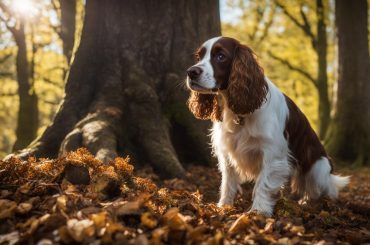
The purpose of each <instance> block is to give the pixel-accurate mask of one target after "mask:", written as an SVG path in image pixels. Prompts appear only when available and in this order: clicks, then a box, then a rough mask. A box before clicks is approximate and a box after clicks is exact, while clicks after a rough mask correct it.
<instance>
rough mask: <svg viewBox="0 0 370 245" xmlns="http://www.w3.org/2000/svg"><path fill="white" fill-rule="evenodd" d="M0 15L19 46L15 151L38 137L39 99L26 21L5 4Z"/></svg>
mask: <svg viewBox="0 0 370 245" xmlns="http://www.w3.org/2000/svg"><path fill="white" fill-rule="evenodd" d="M0 9H1V10H2V12H3V13H2V14H1V15H0V17H1V19H2V21H4V23H5V25H6V27H7V29H8V30H9V31H10V32H11V33H12V35H13V38H14V41H15V43H16V45H17V48H18V50H17V55H16V73H17V81H18V96H19V109H18V119H17V129H16V137H17V140H16V142H15V144H14V146H13V150H18V149H22V148H24V147H26V146H27V145H28V144H29V143H30V142H31V141H32V140H33V139H34V138H36V135H37V129H38V98H37V95H36V93H35V89H34V86H33V83H32V79H31V77H30V66H29V61H28V58H27V42H26V34H25V19H24V18H23V17H22V16H20V15H17V14H16V13H13V11H12V10H10V9H9V8H8V6H6V5H5V4H4V3H2V2H0Z"/></svg>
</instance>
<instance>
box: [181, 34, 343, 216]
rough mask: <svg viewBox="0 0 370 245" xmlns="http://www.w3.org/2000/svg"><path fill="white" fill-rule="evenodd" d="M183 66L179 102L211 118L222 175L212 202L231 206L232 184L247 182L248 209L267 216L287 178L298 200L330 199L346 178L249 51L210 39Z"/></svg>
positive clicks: (221, 39)
mask: <svg viewBox="0 0 370 245" xmlns="http://www.w3.org/2000/svg"><path fill="white" fill-rule="evenodd" d="M195 56H196V59H197V63H196V64H195V65H193V66H191V67H190V68H189V69H188V70H187V79H186V85H187V87H188V88H189V89H190V91H191V92H190V98H189V100H188V102H187V104H188V107H189V109H190V111H191V112H192V113H193V114H194V115H195V117H196V118H199V119H203V120H212V121H213V127H212V130H211V141H212V148H213V152H214V154H215V155H216V157H217V158H218V166H219V170H220V172H221V174H222V181H221V187H220V199H219V202H218V206H223V205H226V204H228V205H232V204H233V201H234V197H235V194H236V192H237V191H238V189H239V188H240V185H241V184H242V183H243V182H246V181H254V182H255V186H254V189H253V204H252V206H251V209H250V211H255V212H258V213H262V214H264V215H266V216H271V215H272V214H273V209H274V206H275V203H276V199H277V196H278V195H277V194H278V193H279V190H280V189H281V187H282V186H283V185H284V184H286V183H287V182H288V180H291V189H292V192H293V193H294V194H296V195H298V196H300V197H302V198H311V199H317V198H319V197H321V196H322V195H327V196H329V197H330V198H332V199H335V198H337V196H338V191H339V190H340V189H341V188H343V187H344V186H346V185H347V184H348V182H349V177H343V176H338V175H334V174H333V165H332V163H331V160H330V158H329V157H328V155H327V153H326V151H325V149H324V147H323V145H322V144H321V142H320V140H319V138H318V137H317V135H316V133H315V132H314V130H313V129H312V127H311V126H310V124H309V122H308V120H307V118H306V116H305V115H304V114H303V113H302V112H301V110H300V109H299V108H298V107H297V105H296V104H295V103H294V102H293V101H292V100H291V99H290V98H289V97H287V96H286V95H285V94H284V93H282V92H281V91H280V90H279V89H278V88H277V87H276V86H275V85H274V84H273V83H272V82H271V81H270V80H269V79H268V78H267V77H266V76H265V75H264V71H263V69H262V67H261V66H260V65H259V64H258V62H257V59H256V57H255V54H254V52H253V51H252V50H251V49H250V48H249V47H248V46H246V45H243V44H241V43H240V42H239V41H238V40H236V39H233V38H229V37H215V38H212V39H209V40H207V41H206V42H205V43H204V44H203V45H202V46H201V47H200V48H199V49H198V50H197V52H196V55H195Z"/></svg>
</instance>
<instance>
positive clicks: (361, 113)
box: [327, 0, 370, 164]
mask: <svg viewBox="0 0 370 245" xmlns="http://www.w3.org/2000/svg"><path fill="white" fill-rule="evenodd" d="M367 10H368V3H367V0H357V1H347V0H337V1H336V2H335V17H336V25H337V30H338V52H339V61H338V99H337V105H336V114H335V117H334V120H333V122H332V124H331V126H330V130H329V132H328V134H327V148H328V150H329V152H330V153H331V154H332V155H333V156H334V157H336V158H339V159H342V160H346V161H352V162H353V161H354V162H356V163H359V164H363V163H364V162H368V161H369V155H370V96H369V95H370V59H369V44H368V28H367V25H368V12H367Z"/></svg>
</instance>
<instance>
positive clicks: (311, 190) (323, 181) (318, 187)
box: [306, 157, 350, 199]
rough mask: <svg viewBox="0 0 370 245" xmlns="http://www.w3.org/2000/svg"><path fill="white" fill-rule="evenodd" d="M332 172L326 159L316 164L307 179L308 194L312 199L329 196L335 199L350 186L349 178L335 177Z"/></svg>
mask: <svg viewBox="0 0 370 245" xmlns="http://www.w3.org/2000/svg"><path fill="white" fill-rule="evenodd" d="M331 172H332V166H331V164H330V162H329V159H327V158H326V157H323V158H321V159H319V160H317V161H316V162H315V164H314V165H313V166H312V168H311V170H310V172H309V174H308V176H307V178H306V192H307V194H308V195H309V197H310V198H313V199H316V198H318V197H320V196H321V195H327V196H329V197H330V198H332V199H335V198H337V197H338V192H339V190H341V189H342V188H343V187H345V186H346V185H348V183H349V181H350V177H349V176H340V175H334V174H332V173H331Z"/></svg>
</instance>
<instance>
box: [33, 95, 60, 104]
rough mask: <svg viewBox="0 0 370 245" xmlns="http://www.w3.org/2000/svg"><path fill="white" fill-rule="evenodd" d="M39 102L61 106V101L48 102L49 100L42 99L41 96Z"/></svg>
mask: <svg viewBox="0 0 370 245" xmlns="http://www.w3.org/2000/svg"><path fill="white" fill-rule="evenodd" d="M38 100H39V101H41V102H43V103H45V104H49V105H59V103H60V102H59V101H51V100H47V99H44V98H41V97H40V96H39V98H38Z"/></svg>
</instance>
